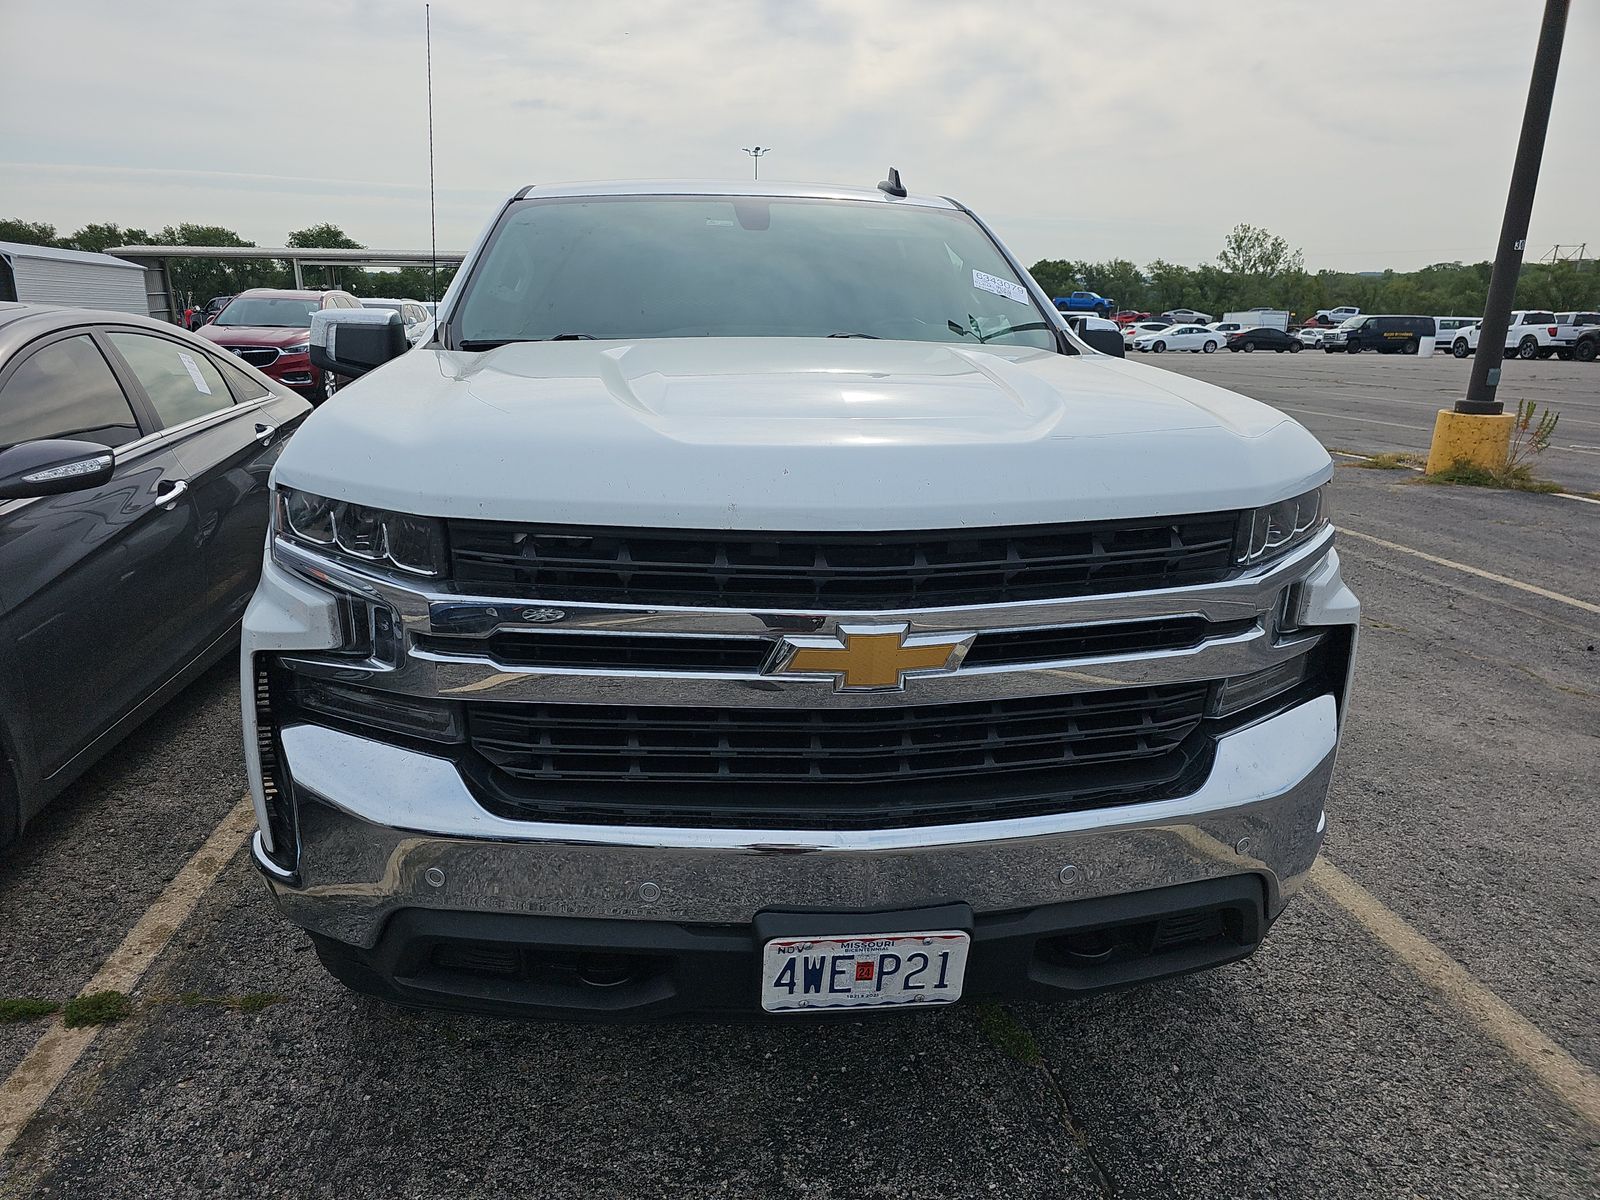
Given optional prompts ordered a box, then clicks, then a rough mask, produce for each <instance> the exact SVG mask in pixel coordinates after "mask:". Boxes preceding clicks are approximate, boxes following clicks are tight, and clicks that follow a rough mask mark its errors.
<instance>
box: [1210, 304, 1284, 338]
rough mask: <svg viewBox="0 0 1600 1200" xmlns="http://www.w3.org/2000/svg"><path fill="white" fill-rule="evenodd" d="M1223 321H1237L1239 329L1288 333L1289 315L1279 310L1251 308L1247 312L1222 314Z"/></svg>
mask: <svg viewBox="0 0 1600 1200" xmlns="http://www.w3.org/2000/svg"><path fill="white" fill-rule="evenodd" d="M1222 319H1223V320H1224V321H1237V322H1238V323H1239V328H1241V329H1281V330H1283V331H1284V332H1285V333H1287V332H1288V331H1289V314H1288V313H1286V312H1284V311H1282V310H1281V309H1268V308H1252V309H1251V310H1250V311H1249V312H1231V313H1223V314H1222Z"/></svg>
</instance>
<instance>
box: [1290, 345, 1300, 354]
mask: <svg viewBox="0 0 1600 1200" xmlns="http://www.w3.org/2000/svg"><path fill="white" fill-rule="evenodd" d="M1288 349H1289V353H1290V354H1299V353H1300V343H1299V342H1290V343H1289V346H1288Z"/></svg>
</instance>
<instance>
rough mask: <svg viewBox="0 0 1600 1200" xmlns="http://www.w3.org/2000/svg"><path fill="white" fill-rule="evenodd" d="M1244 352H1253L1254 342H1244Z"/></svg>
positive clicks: (1254, 350)
mask: <svg viewBox="0 0 1600 1200" xmlns="http://www.w3.org/2000/svg"><path fill="white" fill-rule="evenodd" d="M1244 352H1245V353H1246V354H1254V353H1255V352H1256V344H1255V343H1254V342H1246V343H1245V344H1244Z"/></svg>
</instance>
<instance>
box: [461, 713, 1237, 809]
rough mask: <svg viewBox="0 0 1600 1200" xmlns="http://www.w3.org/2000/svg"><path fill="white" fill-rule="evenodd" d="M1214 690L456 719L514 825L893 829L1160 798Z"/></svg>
mask: <svg viewBox="0 0 1600 1200" xmlns="http://www.w3.org/2000/svg"><path fill="white" fill-rule="evenodd" d="M1208 692H1209V686H1208V685H1207V684H1205V683H1182V684H1170V685H1163V686H1160V687H1147V688H1126V689H1118V690H1115V691H1107V692H1092V693H1076V694H1073V695H1066V696H1050V697H1043V698H1028V699H1015V700H995V701H979V702H973V703H963V704H943V705H917V706H911V707H906V708H884V709H877V708H874V709H859V710H847V711H840V710H837V709H830V710H809V709H808V710H796V711H787V710H752V709H728V708H672V707H653V706H647V705H627V706H623V705H616V706H612V705H567V704H498V703H471V704H468V705H466V713H467V735H468V742H469V745H470V748H471V750H472V751H473V752H474V753H475V756H476V758H477V760H478V762H479V764H480V768H479V770H478V772H477V773H478V775H479V777H480V781H481V782H483V783H485V784H487V785H488V790H489V791H490V792H491V793H492V794H493V796H494V797H496V798H498V799H499V800H500V801H501V802H504V803H505V804H507V805H508V806H510V807H511V808H513V809H516V810H518V811H520V812H521V813H522V814H523V815H538V816H541V817H543V818H545V819H584V820H601V821H612V822H615V821H629V820H647V819H660V820H669V821H675V822H679V823H682V822H684V821H686V820H687V821H688V822H689V823H691V824H692V823H697V822H699V821H702V820H704V821H724V822H731V823H733V824H736V825H756V826H760V825H762V824H793V823H794V822H796V821H798V822H800V824H801V825H804V824H807V823H811V822H813V821H816V822H820V823H823V824H827V825H834V824H838V823H840V822H841V821H842V822H844V823H846V824H856V823H860V824H863V825H887V826H894V825H908V824H928V823H938V822H942V821H962V820H982V819H993V818H994V817H996V816H1002V815H1007V814H1016V815H1020V813H1021V812H1024V811H1026V812H1032V811H1054V812H1061V811H1067V810H1070V809H1072V808H1075V807H1090V806H1100V805H1104V804H1109V803H1122V802H1133V801H1138V800H1146V799H1151V798H1154V797H1156V796H1157V795H1165V794H1168V793H1169V791H1170V789H1172V788H1175V787H1178V786H1179V785H1180V784H1182V783H1183V781H1185V780H1187V779H1188V778H1189V775H1190V771H1191V768H1193V767H1194V765H1195V762H1196V760H1197V757H1198V756H1200V755H1201V754H1202V753H1203V747H1202V745H1201V744H1202V743H1203V744H1205V745H1209V740H1208V739H1206V738H1205V737H1203V736H1200V737H1193V736H1191V735H1194V734H1195V733H1196V731H1197V730H1198V729H1199V726H1200V722H1201V720H1202V718H1203V716H1204V711H1205V704H1206V697H1207V695H1208ZM864 784H870V785H872V786H870V787H862V786H860V785H864ZM1171 794H1181V793H1179V792H1171ZM1041 806H1042V807H1041Z"/></svg>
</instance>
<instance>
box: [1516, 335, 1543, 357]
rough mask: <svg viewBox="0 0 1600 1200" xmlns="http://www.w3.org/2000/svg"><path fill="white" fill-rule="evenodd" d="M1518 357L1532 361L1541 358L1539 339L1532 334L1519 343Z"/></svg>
mask: <svg viewBox="0 0 1600 1200" xmlns="http://www.w3.org/2000/svg"><path fill="white" fill-rule="evenodd" d="M1517 357H1518V358H1520V359H1524V360H1531V359H1535V358H1538V357H1539V339H1538V338H1536V337H1534V336H1533V335H1532V334H1531V333H1530V334H1529V335H1528V336H1527V337H1525V338H1523V339H1522V340H1521V341H1520V342H1518V343H1517Z"/></svg>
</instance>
